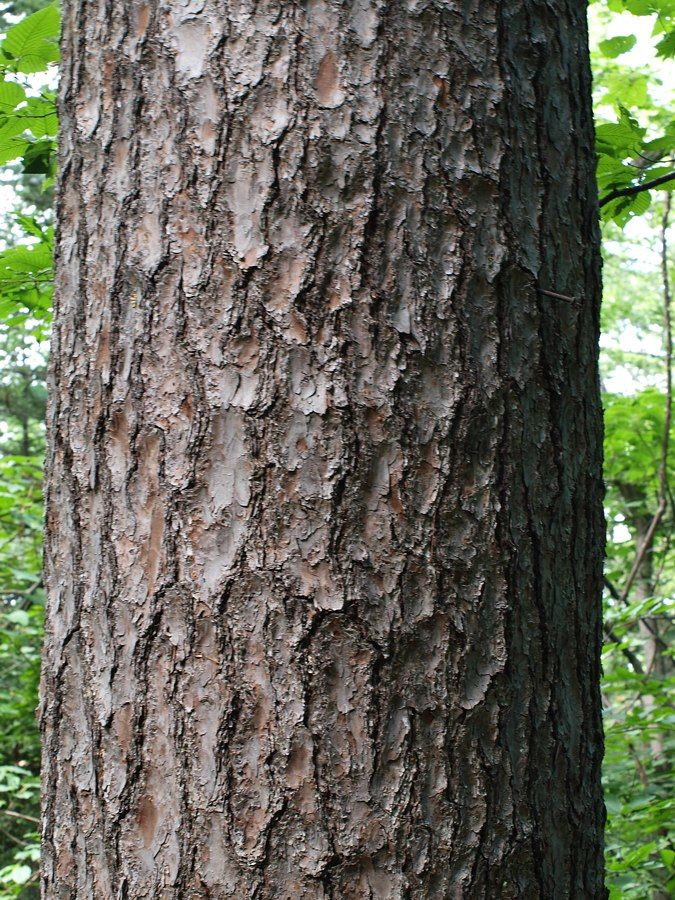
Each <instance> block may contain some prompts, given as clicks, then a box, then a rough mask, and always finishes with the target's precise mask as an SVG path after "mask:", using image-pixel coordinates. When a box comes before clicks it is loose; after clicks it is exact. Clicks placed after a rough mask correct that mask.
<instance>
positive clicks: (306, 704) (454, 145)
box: [43, 0, 604, 900]
mask: <svg viewBox="0 0 675 900" xmlns="http://www.w3.org/2000/svg"><path fill="white" fill-rule="evenodd" d="M582 17H583V9H582V8H581V6H580V5H577V4H573V3H566V2H560V3H557V4H555V6H554V7H551V6H550V5H549V6H547V7H542V6H541V5H540V4H535V3H534V2H527V0H521V2H518V3H516V4H515V5H510V6H509V7H508V8H506V7H504V6H503V5H498V4H495V3H488V4H487V5H486V4H484V3H483V4H478V3H477V2H474V0H472V2H470V3H468V4H465V6H464V7H462V8H461V9H460V8H458V7H456V6H455V5H454V4H452V3H433V2H428V0H421V2H414V3H408V4H404V5H402V6H397V5H396V4H386V3H384V2H381V0H354V2H350V3H343V2H341V0H311V2H308V3H306V4H292V5H291V6H289V7H287V6H283V5H282V6H279V5H278V4H276V5H274V4H270V3H267V2H263V0H261V2H257V3H253V4H252V3H246V4H244V3H239V2H233V3H227V4H225V6H223V5H222V4H220V5H219V4H217V3H216V2H215V0H199V2H195V3H193V2H187V3H177V2H173V0H162V2H159V0H143V2H141V3H134V4H131V3H126V2H122V3H120V4H116V5H113V4H109V3H101V4H99V5H98V6H93V7H92V6H91V5H87V7H86V10H85V4H83V3H81V2H80V0H66V2H65V3H64V37H63V49H64V69H63V79H62V85H61V94H60V107H61V118H62V122H63V126H62V138H61V157H62V162H61V174H60V188H59V199H58V204H59V208H58V217H59V222H60V224H59V235H58V250H57V270H58V277H57V281H58V287H57V299H56V323H55V331H54V344H53V352H52V364H51V376H50V377H51V384H52V400H51V407H50V421H49V428H50V451H49V461H48V482H49V486H48V522H49V528H48V542H47V550H46V576H47V582H48V585H49V595H50V600H49V613H48V624H47V642H46V649H45V667H44V673H45V674H44V681H43V727H44V730H45V735H46V740H45V754H46V764H45V798H46V799H45V832H44V870H43V874H44V891H45V896H46V897H72V896H77V897H78V898H80V897H81V898H83V900H84V898H87V897H91V898H99V897H107V896H110V897H113V896H114V897H122V896H127V897H130V898H143V897H148V898H150V897H153V898H154V897H176V898H178V897H181V898H182V897H190V898H192V897H194V898H197V897H233V898H239V897H260V898H272V897H279V898H281V897H288V896H299V897H306V898H316V900H320V898H324V900H325V898H334V900H338V898H339V900H343V898H350V897H353V898H362V897H372V898H381V900H387V898H413V900H414V898H419V900H422V898H425V900H426V898H434V897H438V898H441V897H442V898H446V897H457V898H463V897H466V898H474V897H485V898H492V897H497V896H498V897H500V898H505V900H508V898H520V897H542V898H543V897H546V898H549V897H560V898H564V897H570V896H584V897H602V896H604V893H603V889H602V868H601V863H602V860H601V839H600V824H601V821H602V807H601V799H600V792H599V778H598V766H599V760H600V754H601V738H600V723H599V715H598V711H599V696H598V689H597V676H598V672H599V647H600V631H599V626H598V621H599V597H600V547H599V545H600V541H601V536H600V535H601V534H602V521H601V515H602V510H601V489H600V469H599V465H600V463H599V453H600V441H601V435H600V425H599V402H598V382H597V359H596V357H597V346H596V345H597V326H598V311H597V304H598V298H599V291H598V275H597V272H598V255H597V227H596V223H595V219H594V216H595V206H594V203H595V201H594V200H593V197H594V193H593V192H594V186H593V159H592V150H591V147H592V127H591V121H590V112H589V109H590V106H589V90H588V86H589V79H588V72H587V64H586V61H585V54H586V44H585V27H584V23H583V18H582ZM580 98H581V99H580ZM570 135H574V142H573V141H571V140H570ZM540 289H541V290H544V291H546V290H548V291H554V292H558V293H561V294H564V295H568V296H574V297H575V298H578V299H577V300H576V301H575V302H574V303H564V302H561V301H558V300H555V299H554V298H552V297H550V296H546V295H542V294H541V290H540ZM572 636H573V639H571V637H572ZM64 736H65V737H64ZM75 736H76V738H75ZM74 813H76V815H75V814H74Z"/></svg>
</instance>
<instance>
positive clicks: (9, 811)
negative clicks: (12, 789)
mask: <svg viewBox="0 0 675 900" xmlns="http://www.w3.org/2000/svg"><path fill="white" fill-rule="evenodd" d="M0 816H11V817H12V818H13V819H23V820H24V822H34V823H35V824H36V825H39V824H40V820H39V819H36V818H35V816H24V814H23V813H18V812H14V810H12V809H0Z"/></svg>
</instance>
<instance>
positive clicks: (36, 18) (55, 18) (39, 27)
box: [2, 6, 59, 74]
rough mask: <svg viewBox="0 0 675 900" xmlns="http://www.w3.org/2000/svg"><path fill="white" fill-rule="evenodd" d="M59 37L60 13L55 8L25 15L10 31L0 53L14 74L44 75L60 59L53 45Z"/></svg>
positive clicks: (55, 46) (51, 7) (50, 7)
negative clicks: (37, 73)
mask: <svg viewBox="0 0 675 900" xmlns="http://www.w3.org/2000/svg"><path fill="white" fill-rule="evenodd" d="M58 34H59V11H58V9H57V8H56V7H55V6H48V7H46V9H41V10H39V11H38V12H36V13H33V15H32V16H27V17H26V18H25V19H22V20H21V21H20V22H18V23H17V24H16V25H14V26H13V27H12V28H10V29H9V31H8V32H7V36H6V37H5V40H4V41H3V42H2V50H3V52H4V54H5V56H6V57H7V58H8V59H10V60H11V61H12V69H13V70H14V71H16V72H23V73H26V74H30V73H32V72H44V71H46V70H47V68H48V66H49V63H50V62H57V61H58V59H59V51H58V47H57V45H56V43H55V40H56V38H58Z"/></svg>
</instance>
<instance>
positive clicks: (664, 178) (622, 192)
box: [599, 172, 675, 207]
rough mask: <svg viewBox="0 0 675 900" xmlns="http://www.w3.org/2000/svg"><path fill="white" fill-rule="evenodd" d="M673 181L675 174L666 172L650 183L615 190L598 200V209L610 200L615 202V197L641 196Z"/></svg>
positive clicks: (645, 182) (644, 182)
mask: <svg viewBox="0 0 675 900" xmlns="http://www.w3.org/2000/svg"><path fill="white" fill-rule="evenodd" d="M673 179H675V172H668V173H667V174H666V175H660V176H659V177H658V178H652V180H651V181H643V182H642V184H634V185H632V186H631V187H626V188H616V190H614V191H610V192H609V194H605V196H604V197H602V198H601V199H600V204H599V205H600V207H603V206H606V205H607V204H608V203H611V202H612V200H616V199H617V197H630V196H632V195H633V194H641V193H642V192H643V191H649V190H651V189H652V188H656V187H659V185H661V184H666V182H668V181H672V180H673Z"/></svg>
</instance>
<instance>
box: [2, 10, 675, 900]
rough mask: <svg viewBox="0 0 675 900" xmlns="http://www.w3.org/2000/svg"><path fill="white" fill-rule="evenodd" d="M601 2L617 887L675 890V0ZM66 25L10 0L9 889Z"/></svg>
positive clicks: (30, 714)
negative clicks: (61, 33) (56, 100)
mask: <svg viewBox="0 0 675 900" xmlns="http://www.w3.org/2000/svg"><path fill="white" fill-rule="evenodd" d="M589 13H590V22H591V34H592V45H593V51H592V62H593V67H594V76H595V105H596V119H597V123H596V124H597V150H598V188H599V197H600V205H601V212H602V219H603V239H604V243H603V247H604V282H605V288H604V297H603V338H602V357H601V358H602V378H603V396H604V404H605V429H606V437H605V477H606V483H607V495H606V514H607V524H608V535H607V564H606V578H605V612H606V624H605V648H604V673H605V674H604V682H603V703H604V710H605V726H606V727H605V733H606V756H605V766H604V780H605V790H606V803H607V811H608V823H607V839H606V853H607V884H608V888H609V891H610V897H611V900H617V898H625V900H667V898H674V897H675V796H674V793H673V760H674V758H675V704H674V702H673V697H674V696H675V693H674V688H675V661H674V653H675V643H674V642H675V627H674V624H673V613H674V611H675V606H674V603H675V601H674V596H675V541H674V540H673V524H674V518H673V512H674V508H675V497H674V493H675V490H674V489H673V487H672V485H673V484H674V479H675V453H674V452H673V449H672V447H673V440H675V426H674V424H673V414H672V362H673V361H672V355H673V354H672V324H671V309H670V306H671V301H672V274H671V273H672V268H673V266H672V263H673V249H672V241H671V235H672V227H671V222H672V219H673V211H671V209H670V196H671V195H670V193H669V192H670V191H671V190H672V189H673V188H675V159H674V154H675V111H674V109H673V103H672V101H673V96H672V84H673V83H675V78H673V69H674V65H673V59H674V58H675V0H594V2H592V3H591V6H590V10H589ZM57 32H58V13H57V11H56V8H55V6H53V5H51V4H46V3H44V2H43V0H16V2H13V3H4V4H2V3H0V33H1V34H3V35H4V39H3V41H2V43H1V44H0V166H2V169H1V174H0V202H2V203H3V204H4V214H3V215H1V216H0V900H6V898H10V897H18V896H21V897H24V898H32V897H35V898H37V897H39V887H38V868H37V867H38V859H39V844H38V827H39V787H38V773H39V758H40V749H39V739H38V733H37V728H36V724H35V708H36V705H37V692H38V681H39V666H40V644H41V639H42V631H41V628H42V612H43V604H44V594H43V588H42V580H41V556H40V544H41V530H42V496H41V479H42V459H43V455H44V425H43V422H44V413H45V401H46V388H45V366H46V354H47V345H46V343H45V339H46V338H47V337H48V333H49V322H50V303H51V254H52V234H53V232H52V225H51V200H52V181H53V164H54V162H53V161H54V146H55V135H56V118H55V116H54V114H53V96H54V95H53V84H54V78H55V76H54V74H53V69H54V65H55V63H56V61H57V59H58V52H57V49H56V43H55V37H56V35H57ZM50 73H51V74H50ZM669 86H670V88H669ZM10 185H11V192H10V190H9V186H10Z"/></svg>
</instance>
